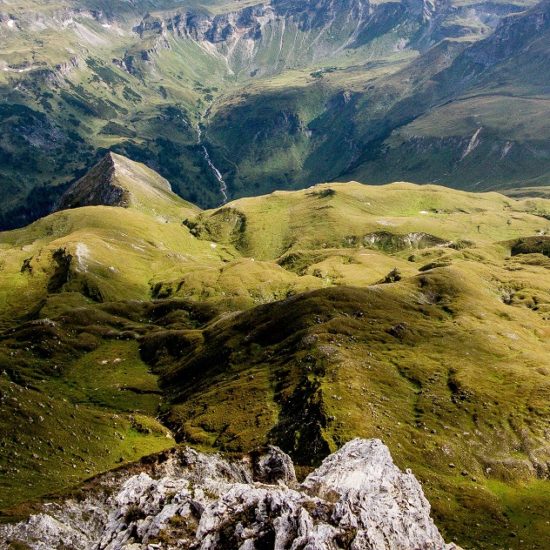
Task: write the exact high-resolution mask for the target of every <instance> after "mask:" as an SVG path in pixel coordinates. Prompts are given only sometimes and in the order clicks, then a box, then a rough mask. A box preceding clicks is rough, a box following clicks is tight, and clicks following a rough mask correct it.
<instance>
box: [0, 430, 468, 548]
mask: <svg viewBox="0 0 550 550" xmlns="http://www.w3.org/2000/svg"><path fill="white" fill-rule="evenodd" d="M0 540H4V541H7V542H8V546H9V544H10V542H11V543H17V542H19V543H21V544H22V545H25V546H24V547H29V548H32V549H52V548H58V549H60V548H78V549H90V550H91V549H94V550H95V549H109V550H115V549H117V550H118V549H125V550H142V549H147V550H153V549H172V548H187V549H201V550H207V549H224V550H225V549H233V548H234V549H241V550H253V549H258V550H259V549H270V548H274V549H281V550H283V549H304V550H305V549H307V550H325V549H326V550H329V549H330V550H332V549H339V548H350V549H355V550H361V549H365V550H367V549H368V550H377V549H392V550H397V549H403V550H413V549H423V550H430V549H449V550H450V549H453V548H458V547H456V546H455V545H453V544H445V542H444V540H443V538H442V537H441V535H440V533H439V531H438V530H437V528H436V527H435V525H434V523H433V521H432V519H431V518H430V505H429V503H428V501H427V500H426V498H425V497H424V494H423V492H422V488H421V486H420V483H419V482H418V481H417V479H416V478H415V477H414V475H413V474H412V473H411V472H409V471H407V472H405V473H403V472H401V471H400V470H399V469H398V468H397V467H396V466H395V465H394V463H393V461H392V458H391V455H390V453H389V450H388V448H387V447H386V446H385V445H384V444H383V443H382V442H381V441H379V440H377V439H371V440H364V439H355V440H353V441H351V442H349V443H347V444H346V445H345V446H344V447H343V448H342V449H341V450H340V451H338V452H337V453H335V454H333V455H331V456H329V457H328V458H326V459H325V460H324V462H323V463H322V464H321V466H320V467H319V468H317V470H315V471H314V472H312V473H311V474H310V475H309V476H308V477H307V478H306V479H305V480H304V481H303V482H302V483H298V482H297V480H296V475H295V473H294V466H293V464H292V461H291V460H290V458H289V457H288V456H287V455H286V454H284V453H283V452H282V451H281V450H280V449H278V448H276V447H268V448H267V449H264V450H262V451H257V452H255V453H251V454H249V455H247V456H245V457H244V458H243V459H242V460H240V461H234V462H229V461H227V460H224V459H222V458H221V457H220V456H218V455H208V454H201V453H198V452H196V451H194V450H192V449H189V448H179V449H175V450H172V451H169V452H165V453H162V454H160V455H157V456H155V457H148V458H147V459H144V460H143V461H142V462H141V463H139V464H134V465H131V466H129V467H126V468H123V469H120V470H117V471H115V472H111V473H108V474H105V475H103V476H101V477H99V478H96V479H95V480H93V481H92V482H89V483H88V485H87V486H86V487H84V488H83V489H82V491H80V492H79V493H78V494H75V495H73V497H71V498H70V499H68V500H65V501H64V502H61V503H49V504H45V505H44V509H43V512H42V513H39V514H36V515H33V516H31V517H30V518H29V519H28V520H27V521H25V522H21V523H17V524H13V525H4V526H0Z"/></svg>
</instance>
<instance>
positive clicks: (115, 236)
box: [0, 157, 550, 548]
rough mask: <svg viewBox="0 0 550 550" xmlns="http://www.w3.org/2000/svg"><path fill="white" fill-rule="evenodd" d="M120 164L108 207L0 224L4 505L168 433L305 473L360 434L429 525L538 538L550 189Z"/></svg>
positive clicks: (492, 537)
mask: <svg viewBox="0 0 550 550" xmlns="http://www.w3.org/2000/svg"><path fill="white" fill-rule="evenodd" d="M115 160H116V162H115V165H114V180H113V181H115V182H118V183H119V184H120V185H121V186H124V187H125V189H126V191H127V195H126V197H127V198H128V201H127V202H126V203H125V206H126V207H116V206H85V207H81V208H75V209H70V210H63V211H59V212H56V213H54V214H52V215H50V216H47V217H45V218H43V219H41V220H39V221H37V222H35V223H34V224H32V225H30V226H28V227H26V228H23V229H20V230H16V231H12V232H6V233H2V234H1V235H0V243H1V245H0V246H1V249H0V250H1V252H0V261H1V264H0V265H1V268H2V270H1V272H0V296H1V297H2V302H1V308H0V313H1V319H2V325H3V328H4V332H3V333H2V334H1V336H0V371H2V372H3V374H2V376H1V377H0V385H1V394H0V412H1V418H2V420H1V424H0V429H1V431H2V438H1V440H2V445H3V447H2V450H3V453H2V455H1V456H2V458H1V462H0V469H1V483H2V491H1V495H2V499H3V500H2V503H1V506H2V507H3V508H4V509H6V508H10V509H11V510H10V511H9V514H10V515H14V514H15V515H21V514H24V513H25V510H27V509H28V507H27V505H23V504H22V503H23V502H24V501H27V500H28V499H30V498H38V497H41V496H43V495H44V494H45V493H50V492H52V491H61V490H62V489H63V488H65V487H69V486H71V485H74V484H75V483H77V482H78V481H79V480H82V479H84V478H86V477H88V476H90V475H92V474H94V473H95V472H98V471H101V470H105V469H109V468H112V467H114V466H116V465H117V464H119V463H120V462H121V461H127V460H132V459H135V458H137V457H139V456H143V455H144V454H147V453H151V452H155V451H157V450H160V449H162V448H164V447H166V446H170V445H173V444H174V440H175V441H177V442H185V443H190V444H192V445H196V446H198V447H200V448H203V449H207V450H212V449H220V450H223V451H226V452H234V453H239V452H242V451H245V450H247V449H250V448H253V447H255V446H257V445H261V444H264V443H266V442H273V443H276V444H278V445H280V446H281V447H282V448H283V449H284V450H285V451H287V452H289V453H290V454H291V455H292V456H293V458H294V459H295V461H296V462H297V464H298V465H299V466H300V469H301V471H303V472H304V471H307V469H308V468H310V467H311V466H312V465H314V464H316V463H317V462H319V461H320V460H321V459H322V457H323V456H325V455H326V454H327V453H329V452H330V451H332V450H334V449H335V448H337V447H338V446H340V445H341V444H343V443H344V442H345V441H347V440H348V439H350V438H352V437H355V436H365V437H380V438H381V439H382V440H383V441H384V442H385V443H387V444H388V446H389V447H390V449H391V451H392V454H393V455H394V456H395V458H396V461H397V462H398V463H399V465H400V466H401V467H410V468H411V469H412V470H413V471H414V473H415V474H416V475H418V476H419V477H420V478H421V479H422V481H423V484H424V488H425V490H426V492H427V495H428V497H429V499H430V502H431V503H432V505H433V509H434V514H435V517H436V518H437V522H438V525H439V526H440V527H441V528H442V529H443V531H444V532H445V534H446V536H447V538H449V539H453V540H456V541H457V542H459V543H461V544H462V545H464V547H466V548H502V547H514V548H515V547H518V548H519V547H520V546H523V545H525V546H526V547H532V548H543V547H544V544H543V543H542V542H541V541H544V540H546V539H545V537H546V538H547V536H548V525H547V524H546V518H545V510H546V509H547V506H548V503H549V502H550V494H549V488H548V482H547V481H545V479H546V478H547V476H548V470H547V464H548V460H549V449H548V443H547V439H546V435H545V434H546V431H547V429H548V426H547V419H548V414H549V410H548V402H549V400H548V397H549V395H550V387H549V382H548V380H549V378H548V377H549V375H550V364H549V362H548V358H549V357H550V355H549V352H550V349H549V341H550V326H549V324H548V323H549V320H550V258H549V257H548V254H549V252H548V250H549V248H548V247H549V244H548V241H549V237H548V234H549V232H550V221H549V217H550V201H549V200H548V199H545V198H540V197H533V198H526V199H519V200H516V199H514V198H511V197H506V196H503V195H500V194H497V193H486V194H474V193H465V192H459V191H452V190H448V189H444V188H442V187H437V186H417V185H412V184H408V183H395V184H392V185H388V186H382V187H377V186H366V185H361V184H359V183H341V184H323V185H318V186H315V187H312V188H310V189H306V190H303V191H297V192H276V193H273V194H271V195H267V196H263V197H256V198H249V199H241V200H238V201H234V202H231V203H229V204H227V205H225V206H224V207H222V208H219V209H216V210H209V211H200V210H199V209H197V208H194V207H192V205H189V204H187V203H184V202H182V201H181V199H179V198H178V197H176V196H175V195H173V194H171V192H170V191H169V190H167V189H165V188H164V187H163V184H162V185H161V180H158V179H157V178H158V177H157V176H156V175H154V174H152V173H150V172H149V171H147V170H146V169H144V168H143V167H142V166H141V165H139V164H135V163H131V162H130V161H127V160H125V159H123V158H120V157H119V158H117V159H115ZM95 174H96V176H94V178H91V179H90V178H88V179H87V180H86V179H85V180H84V183H85V184H86V185H87V187H86V189H87V190H88V191H89V192H90V193H93V190H94V185H93V184H94V182H95V181H99V180H101V177H102V175H104V173H103V172H102V169H98V172H97V171H96V172H95ZM159 185H161V188H162V189H164V191H163V192H162V194H161V198H160V199H159V196H158V195H157V193H156V191H155V190H158V189H159ZM152 190H153V191H152ZM151 193H152V194H151ZM139 197H142V199H141V200H140V199H139ZM144 197H145V198H144ZM151 197H154V200H151ZM155 201H157V202H155ZM168 430H170V433H168ZM170 434H171V435H170ZM14 506H15V508H14ZM526 506H529V507H530V508H526ZM519 541H524V542H523V543H520V542H519Z"/></svg>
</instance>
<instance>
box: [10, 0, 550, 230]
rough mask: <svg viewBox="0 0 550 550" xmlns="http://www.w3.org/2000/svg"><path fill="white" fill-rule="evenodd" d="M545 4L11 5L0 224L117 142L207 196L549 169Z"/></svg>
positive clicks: (53, 197) (512, 183)
mask: <svg viewBox="0 0 550 550" xmlns="http://www.w3.org/2000/svg"><path fill="white" fill-rule="evenodd" d="M549 20H550V3H549V2H548V1H543V2H541V3H539V4H535V3H534V2H531V1H530V0H514V1H502V2H485V1H481V2H474V1H471V2H470V1H458V0H457V1H454V0H444V1H431V0H406V1H402V2H392V1H390V2H387V1H381V2H371V1H369V0H342V1H335V0H317V1H313V0H298V1H293V2H288V1H285V0H271V1H270V2H265V3H255V2H250V1H248V0H242V1H229V0H210V1H205V2H203V3H198V2H195V1H191V0H189V1H185V2H182V1H179V2H178V1H173V0H165V1H155V2H153V1H141V0H140V1H135V2H131V3H126V2H116V3H113V2H107V1H100V0H56V1H53V0H52V1H47V2H39V3H38V2H33V1H31V0H17V1H11V2H9V3H6V4H4V5H3V6H2V8H1V11H0V29H1V33H0V46H1V47H0V68H1V70H0V97H2V102H1V104H0V125H1V135H2V137H1V139H0V183H1V185H0V192H1V199H2V201H1V203H2V206H1V207H0V213H1V215H2V218H1V220H0V227H3V228H14V227H18V226H22V225H25V224H26V223H28V222H30V221H33V220H35V219H37V218H38V217H40V216H43V215H45V214H47V213H49V212H50V211H51V209H52V208H53V207H54V206H55V204H56V202H57V201H58V200H59V198H60V196H61V195H62V194H63V192H64V191H65V190H66V189H67V187H68V186H69V185H70V184H71V183H72V182H74V181H76V180H77V179H78V178H79V177H81V176H82V175H83V174H84V173H86V172H87V171H88V170H89V169H90V168H91V166H92V165H93V164H95V163H96V162H97V161H99V160H100V159H101V158H102V157H103V155H104V154H105V153H106V152H107V151H108V150H111V151H114V152H116V153H119V154H123V155H125V156H127V157H129V158H132V159H133V160H136V161H140V162H143V163H145V164H146V165H147V166H148V167H150V168H152V169H155V170H156V171H158V172H159V173H160V174H161V175H162V176H163V177H165V178H168V179H169V180H170V181H171V183H172V185H173V188H174V191H175V192H176V193H177V194H179V195H180V196H181V197H183V198H184V199H187V200H190V201H191V202H193V203H195V204H198V205H200V206H201V207H203V208H204V207H214V206H219V205H220V204H221V203H223V202H224V201H226V200H227V199H228V198H231V199H233V198H238V197H243V196H252V195H258V194H263V193H266V192H271V191H273V190H276V189H300V188H306V187H307V186H309V185H312V184H315V183H319V182H326V181H347V180H350V179H356V180H359V181H362V182H367V183H371V184H373V183H375V184H380V183H389V182H392V181H396V180H404V181H411V182H416V183H436V184H444V185H448V186H452V187H456V188H460V189H467V190H502V189H513V188H521V187H537V186H544V185H546V184H547V182H548V176H549V169H548V166H549V162H550V161H549V152H548V151H549V149H550V147H549V139H550V137H549V136H550V128H549V127H548V124H547V121H548V120H549V117H548V96H549V90H550V82H549V80H548V78H549V77H548V75H549V74H550V71H549V70H548V69H550V67H549V66H548V59H550V55H549V52H548V44H549V43H550V41H549V35H548V33H549V27H550V24H549Z"/></svg>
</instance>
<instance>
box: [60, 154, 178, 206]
mask: <svg viewBox="0 0 550 550" xmlns="http://www.w3.org/2000/svg"><path fill="white" fill-rule="evenodd" d="M172 195H173V193H172V191H171V187H170V184H169V183H168V181H166V180H165V179H164V178H162V177H161V176H159V175H158V174H157V173H156V172H154V171H153V170H150V169H149V168H147V167H146V166H144V165H143V164H140V163H137V162H134V161H131V160H130V159H127V158H126V157H123V156H121V155H117V154H115V153H112V152H109V153H107V154H106V155H105V156H104V157H103V158H102V159H101V160H100V161H99V162H98V163H97V164H96V165H95V166H94V167H93V168H92V169H91V170H90V171H89V172H88V173H87V174H86V175H85V176H84V177H82V178H81V179H79V180H78V181H77V182H76V183H75V184H74V185H72V186H71V187H70V188H69V189H68V190H67V191H66V192H65V194H64V195H63V196H62V197H61V199H60V201H59V204H58V205H57V208H56V210H66V209H70V208H79V207H82V206H100V205H101V206H119V207H122V208H128V207H130V206H136V205H138V204H146V203H147V201H148V199H151V200H154V199H155V198H157V199H158V198H161V199H164V200H167V199H168V200H169V199H170V197H171V196H172ZM173 197H174V198H176V197H175V195H173Z"/></svg>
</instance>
